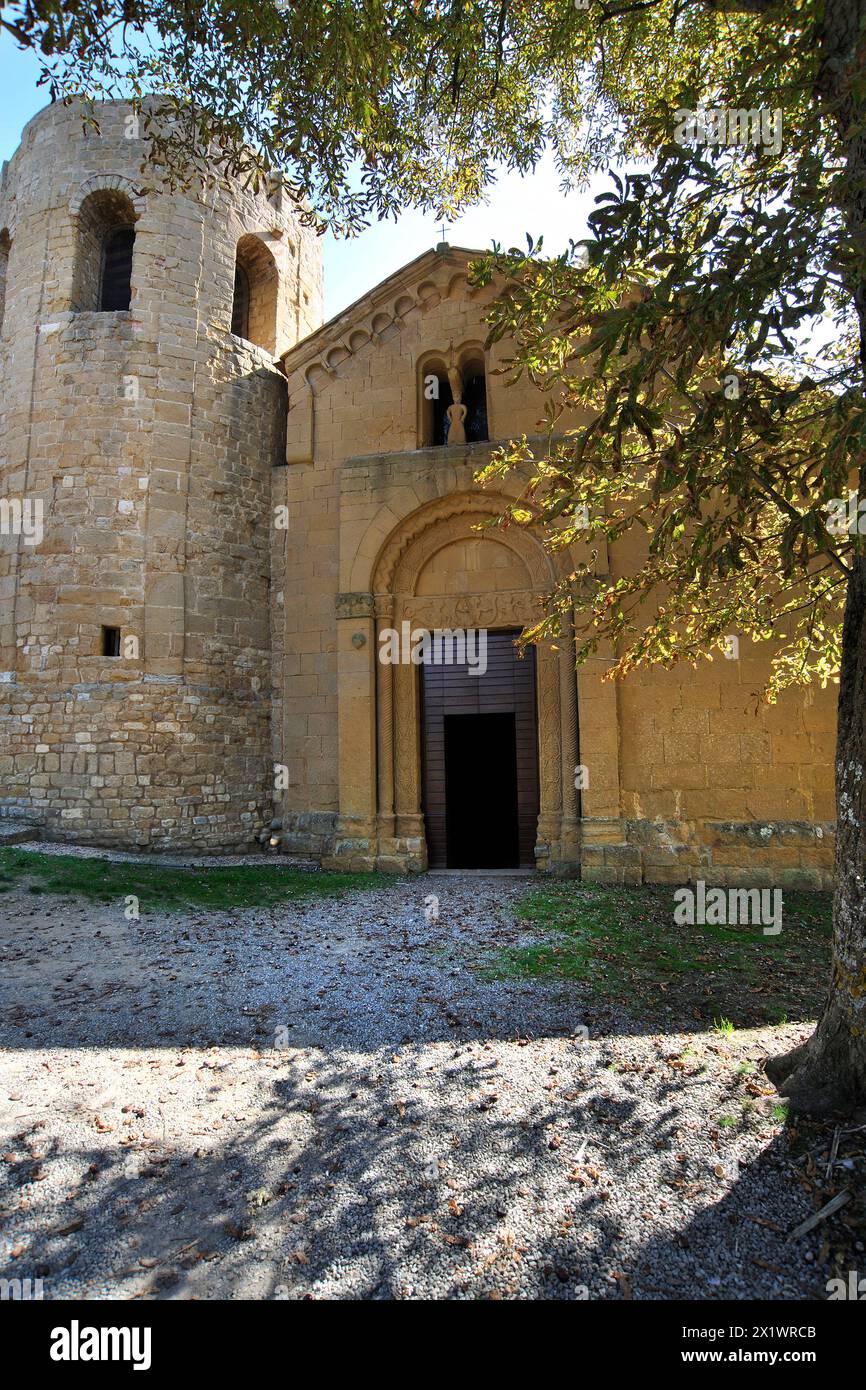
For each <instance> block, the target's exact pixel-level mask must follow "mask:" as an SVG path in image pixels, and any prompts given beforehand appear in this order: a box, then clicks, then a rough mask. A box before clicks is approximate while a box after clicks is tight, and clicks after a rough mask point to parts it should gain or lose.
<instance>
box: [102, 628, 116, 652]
mask: <svg viewBox="0 0 866 1390" xmlns="http://www.w3.org/2000/svg"><path fill="white" fill-rule="evenodd" d="M102 655H103V656H120V628H119V627H103V629H102Z"/></svg>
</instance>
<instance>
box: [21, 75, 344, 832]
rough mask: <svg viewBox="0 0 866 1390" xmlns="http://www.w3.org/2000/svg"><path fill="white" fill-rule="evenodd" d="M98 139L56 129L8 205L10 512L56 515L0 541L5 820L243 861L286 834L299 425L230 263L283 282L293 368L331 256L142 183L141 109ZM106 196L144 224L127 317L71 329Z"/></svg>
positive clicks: (274, 224)
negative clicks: (282, 653) (9, 814)
mask: <svg viewBox="0 0 866 1390" xmlns="http://www.w3.org/2000/svg"><path fill="white" fill-rule="evenodd" d="M99 121H100V132H99V133H98V134H97V133H94V132H93V131H89V130H88V131H87V132H85V131H84V130H83V129H82V123H81V118H80V112H77V111H76V109H75V108H74V107H73V108H63V107H50V108H48V109H46V110H45V111H43V112H41V113H40V114H39V115H38V116H37V117H35V118H34V120H33V121H31V122H30V124H29V126H28V127H27V128H26V130H25V132H24V136H23V138H22V143H21V147H20V149H19V150H18V152H17V153H16V155H15V156H14V157H13V159H12V161H11V162H10V164H9V166H8V167H7V168H6V170H5V175H4V179H3V185H2V190H0V233H5V234H6V236H8V242H9V255H8V265H7V274H6V302H5V313H4V318H3V326H2V336H0V496H2V497H7V498H26V499H29V500H31V501H32V502H38V503H40V504H41V506H42V514H43V518H44V534H43V536H42V538H41V540H40V541H39V543H38V544H35V545H30V544H27V543H26V538H25V537H23V536H21V535H3V536H0V721H2V724H3V738H2V753H0V806H2V805H4V804H5V806H6V807H7V808H12V809H15V810H16V811H18V812H20V813H27V814H28V815H30V816H31V817H32V818H36V819H38V820H39V821H40V822H41V823H42V824H43V825H44V827H45V830H46V833H48V834H49V835H57V836H60V837H63V838H73V839H78V840H81V841H82V842H89V843H103V844H111V843H116V844H135V845H140V846H150V847H154V848H161V847H168V846H172V847H174V846H178V847H179V846H184V845H197V846H208V847H214V848H216V847H220V848H235V847H238V846H242V845H245V844H249V843H250V842H252V841H254V840H255V837H256V835H257V834H259V833H260V832H261V831H262V829H263V827H264V826H266V825H267V824H268V823H269V821H270V818H271V815H272V776H271V765H270V764H271V731H270V719H271V705H270V700H271V662H270V603H271V599H270V548H271V529H272V515H271V510H270V505H271V488H272V481H271V475H272V472H273V471H274V469H275V468H283V466H284V452H285V408H286V389H285V378H284V376H283V374H282V373H281V372H280V370H279V368H278V366H277V363H276V361H275V359H274V356H273V355H272V352H269V351H266V350H265V349H263V348H261V347H257V346H256V345H255V344H254V343H252V342H248V341H246V340H243V339H240V338H238V337H236V336H234V335H233V334H232V333H231V331H230V324H231V313H232V297H233V288H234V267H235V255H236V247H237V243H238V241H240V240H241V238H245V239H247V240H249V239H255V240H256V241H257V242H258V244H260V246H261V248H262V251H261V254H262V256H263V257H268V258H269V263H270V264H272V265H273V266H274V267H275V268H276V269H275V274H276V275H277V278H278V292H277V294H276V296H275V300H274V305H273V313H274V319H273V333H274V341H275V343H276V347H277V350H278V351H283V350H284V349H285V348H286V347H287V346H289V345H291V344H292V343H293V342H295V341H297V338H298V336H300V335H304V334H307V333H308V332H309V331H310V330H311V329H312V328H314V327H315V326H317V324H318V323H319V322H320V320H321V305H322V278H321V260H320V249H319V244H318V241H317V239H316V238H315V237H314V236H313V235H312V234H311V233H310V232H309V231H308V230H307V229H306V228H304V227H303V226H302V225H301V223H300V219H299V218H298V217H297V215H296V214H295V212H294V211H293V210H292V209H291V208H290V207H288V206H283V205H282V203H281V200H280V198H279V197H274V198H272V199H269V198H267V197H265V196H263V195H262V196H254V195H252V194H248V193H244V192H241V191H239V190H234V189H232V188H228V187H224V186H220V187H217V188H215V189H214V188H210V189H190V190H188V191H186V192H180V193H171V194H169V193H167V192H164V191H161V190H160V188H159V187H158V186H156V185H154V186H150V185H148V182H147V170H146V169H145V170H144V171H142V169H141V161H142V157H143V153H144V146H143V144H142V142H141V141H140V140H139V139H138V138H137V137H136V136H135V134H134V132H135V124H134V122H132V123H131V122H130V112H129V109H128V108H127V107H126V106H125V105H124V104H123V103H107V104H106V105H105V106H104V107H102V108H100V110H99ZM130 131H132V132H133V138H129V137H130ZM102 190H106V191H107V192H109V193H110V195H111V197H112V198H114V199H116V200H121V201H122V202H123V204H124V206H125V207H126V208H127V209H131V214H132V215H133V216H134V225H135V233H136V236H135V247H134V254H133V264H132V298H131V303H130V308H129V309H128V310H126V311H115V312H108V313H104V312H95V311H92V310H88V311H76V300H75V294H76V285H77V283H78V280H79V279H80V266H81V263H82V262H81V255H82V250H84V251H85V252H86V250H87V247H88V245H89V240H88V238H89V233H90V230H92V229H91V228H90V226H89V223H88V222H87V214H88V209H89V208H90V207H92V202H93V199H92V195H93V194H94V193H97V194H100V195H101V192H102ZM82 238H83V239H84V245H83V247H82ZM90 240H92V238H90ZM106 627H107V628H119V629H120V640H121V655H120V656H119V657H112V656H108V655H104V654H103V629H104V628H106Z"/></svg>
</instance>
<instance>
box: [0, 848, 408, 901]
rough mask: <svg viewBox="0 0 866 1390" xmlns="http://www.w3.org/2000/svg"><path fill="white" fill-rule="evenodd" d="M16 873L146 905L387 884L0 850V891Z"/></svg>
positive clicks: (362, 877) (62, 889)
mask: <svg viewBox="0 0 866 1390" xmlns="http://www.w3.org/2000/svg"><path fill="white" fill-rule="evenodd" d="M16 880H18V881H21V880H24V881H26V883H27V887H28V889H29V891H30V892H31V893H59V894H66V895H70V894H80V895H82V896H84V897H87V898H91V899H94V900H95V901H97V902H115V901H117V899H118V898H120V899H122V898H125V897H127V896H128V895H130V894H134V895H135V896H136V897H137V898H138V900H139V905H140V908H141V910H142V912H145V911H146V910H147V908H149V907H152V908H159V909H163V910H165V909H170V910H178V911H179V910H181V909H183V908H191V907H211V908H232V907H238V908H240V907H263V906H266V905H268V904H270V903H281V902H287V901H290V900H291V899H296V898H335V897H339V896H340V895H341V894H343V893H346V892H348V891H350V890H352V889H358V888H366V889H371V888H381V887H384V886H386V885H390V884H393V883H394V881H395V880H394V878H393V876H390V875H381V874H331V873H317V872H310V871H307V870H303V869H293V868H290V867H288V866H286V865H283V864H279V863H273V862H268V863H263V864H261V865H259V864H244V865H235V866H231V865H227V866H226V867H225V868H174V867H172V866H171V865H161V864H153V863H142V864H137V863H114V862H112V861H110V860H107V859H79V858H78V857H76V856H74V855H66V854H58V855H53V854H31V853H28V852H26V851H24V850H17V849H0V892H2V891H4V890H6V889H8V888H11V887H12V884H13V883H14V882H15V881H16Z"/></svg>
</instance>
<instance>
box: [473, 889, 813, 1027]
mask: <svg viewBox="0 0 866 1390" xmlns="http://www.w3.org/2000/svg"><path fill="white" fill-rule="evenodd" d="M673 895H674V889H673V888H661V887H641V888H620V887H617V888H608V887H602V886H600V885H595V884H590V883H580V884H579V883H574V884H572V883H566V884H556V885H551V886H549V887H544V888H539V889H535V890H533V891H532V892H529V893H527V895H526V896H525V897H524V898H523V899H521V901H520V902H519V903H518V906H517V909H516V916H517V919H518V922H519V923H521V924H522V925H524V926H525V927H526V931H527V935H531V936H532V937H533V938H534V940H533V941H532V943H531V944H526V945H523V946H519V947H507V948H505V949H503V950H500V951H498V952H497V953H496V955H495V956H494V957H493V959H492V960H490V959H489V958H488V961H487V963H486V965H485V967H484V969H485V973H487V974H488V975H490V976H491V977H496V978H528V977H543V978H548V979H563V980H581V981H584V982H585V983H586V984H588V985H589V986H590V987H591V988H592V990H593V991H594V993H596V994H597V995H598V996H599V997H600V998H604V999H609V1000H613V1001H615V1002H617V1003H620V1004H624V1005H626V1006H628V1007H629V1008H630V1009H634V1010H635V1011H640V1013H641V1015H642V1016H643V1017H645V1018H653V1017H658V1018H660V1019H663V1020H665V1021H670V1018H671V1012H673V1013H674V1014H676V1015H684V1016H686V1017H691V1018H695V1017H696V1018H698V1019H700V1020H701V1021H703V1022H706V1023H708V1024H712V1023H714V1022H716V1021H719V1022H721V1020H722V1019H725V1020H730V1021H731V1022H732V1023H733V1024H735V1026H737V1027H744V1026H754V1025H756V1024H760V1023H780V1022H785V1021H787V1022H795V1021H797V1020H799V1019H803V1018H814V1017H815V1015H816V1013H817V1012H818V1010H819V1008H820V1006H821V1003H822V1001H823V997H824V994H825V992H826V988H827V983H828V980H829V961H830V937H831V919H832V899H831V898H830V896H829V895H828V894H824V893H802V892H800V893H794V892H790V893H789V892H785V894H784V896H783V916H782V931H781V933H780V934H779V935H778V936H765V935H764V934H763V932H762V930H761V928H760V927H759V926H757V927H751V926H726V927H720V926H697V925H696V926H679V925H677V924H675V922H674V896H673Z"/></svg>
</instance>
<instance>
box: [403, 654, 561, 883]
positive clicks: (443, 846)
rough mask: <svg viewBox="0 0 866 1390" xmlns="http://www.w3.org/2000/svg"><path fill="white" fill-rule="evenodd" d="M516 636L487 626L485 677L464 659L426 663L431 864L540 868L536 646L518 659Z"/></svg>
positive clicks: (424, 738)
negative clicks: (537, 859)
mask: <svg viewBox="0 0 866 1390" xmlns="http://www.w3.org/2000/svg"><path fill="white" fill-rule="evenodd" d="M517 635H518V634H517V632H516V631H512V630H510V629H509V630H506V631H504V632H503V631H498V632H497V631H489V630H488V631H487V633H486V638H487V641H486V651H487V669H486V670H485V672H484V674H483V675H479V674H478V672H477V670H476V671H471V670H470V669H469V667H468V666H467V665H466V663H456V662H455V663H454V664H453V665H451V664H448V663H445V664H442V665H437V664H434V663H428V664H425V665H423V666H422V667H421V751H422V758H423V763H422V776H423V780H422V806H423V810H424V832H425V836H426V839H427V855H428V863H429V865H430V868H431V869H446V868H466V869H480V868H494V867H497V868H498V867H503V868H505V867H507V868H511V867H518V866H519V867H521V868H532V866H533V865H534V863H535V844H536V837H537V830H538V729H537V720H536V708H535V650H534V648H532V647H529V648H528V649H527V651H526V655H525V656H524V657H523V658H521V657H519V656H518V653H517V650H516V648H515V645H514V639H515V638H516V637H517ZM503 716H504V717H505V719H506V720H507V721H508V722H507V724H504V723H503V722H502V717H503ZM497 721H498V722H497ZM446 739H447V740H448V749H447V750H446ZM461 740H462V748H463V752H462V754H461V752H460V749H461ZM467 742H468V744H469V747H468V748H467V747H466V744H467ZM449 753H450V756H449ZM515 763H516V774H515ZM515 776H516V786H515V783H514V780H513V779H514V778H515ZM508 779H512V780H508ZM500 812H501V819H500ZM514 815H516V817H517V850H516V851H515V850H514V843H513V838H512V837H513V816H514ZM505 821H507V826H506V825H505V824H504V823H503V822H505ZM491 839H493V840H494V842H495V843H494V845H493V847H492V848H491V846H490V840H491Z"/></svg>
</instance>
